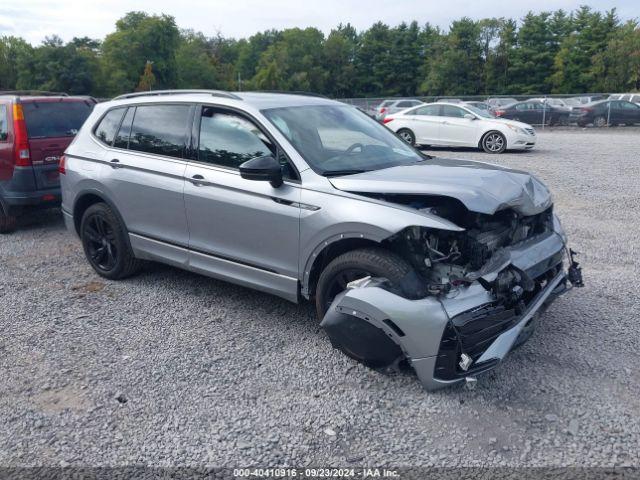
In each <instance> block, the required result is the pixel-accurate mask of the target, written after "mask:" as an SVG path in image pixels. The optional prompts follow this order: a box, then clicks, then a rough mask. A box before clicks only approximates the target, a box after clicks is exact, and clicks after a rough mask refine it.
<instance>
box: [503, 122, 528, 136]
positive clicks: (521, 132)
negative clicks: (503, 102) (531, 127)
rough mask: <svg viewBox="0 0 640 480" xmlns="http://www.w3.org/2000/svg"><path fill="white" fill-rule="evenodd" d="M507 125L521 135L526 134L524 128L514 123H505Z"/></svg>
mask: <svg viewBox="0 0 640 480" xmlns="http://www.w3.org/2000/svg"><path fill="white" fill-rule="evenodd" d="M507 127H508V128H510V129H511V130H513V131H514V132H516V133H519V134H521V135H528V134H527V131H526V130H525V129H524V128H520V127H516V126H515V125H509V124H507Z"/></svg>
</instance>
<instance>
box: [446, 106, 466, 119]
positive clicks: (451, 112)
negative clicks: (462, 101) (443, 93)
mask: <svg viewBox="0 0 640 480" xmlns="http://www.w3.org/2000/svg"><path fill="white" fill-rule="evenodd" d="M465 113H467V112H465V111H464V110H463V109H461V108H460V107H454V106H452V105H443V106H442V116H443V117H455V118H464V114H465Z"/></svg>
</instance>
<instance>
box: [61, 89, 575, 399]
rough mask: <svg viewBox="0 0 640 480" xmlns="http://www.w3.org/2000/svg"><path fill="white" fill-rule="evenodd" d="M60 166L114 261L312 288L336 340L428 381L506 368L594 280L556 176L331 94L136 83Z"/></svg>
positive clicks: (70, 212) (88, 231)
mask: <svg viewBox="0 0 640 480" xmlns="http://www.w3.org/2000/svg"><path fill="white" fill-rule="evenodd" d="M60 171H61V179H62V182H61V183H62V195H63V202H62V203H63V213H64V218H65V222H66V224H67V226H68V228H69V230H71V231H73V232H75V233H77V234H78V235H79V236H80V238H81V240H82V245H83V247H84V251H85V254H86V257H87V260H88V261H89V263H90V264H91V266H92V267H93V268H94V270H95V271H96V272H97V273H98V274H99V275H102V276H103V277H106V278H109V279H121V278H124V277H127V276H130V275H132V274H133V273H135V272H136V271H137V270H138V268H139V266H140V260H154V261H160V262H164V263H167V264H170V265H174V266H177V267H180V268H184V269H187V270H191V271H193V272H198V273H202V274H205V275H210V276H212V277H216V278H220V279H224V280H228V281H231V282H235V283H238V284H241V285H245V286H248V287H251V288H255V289H258V290H262V291H265V292H269V293H272V294H274V295H278V296H281V297H283V298H286V299H287V300H291V301H293V302H297V301H300V300H302V299H308V300H312V299H313V300H314V301H315V306H316V310H317V314H318V317H319V319H320V320H321V325H322V326H323V328H324V329H325V330H326V332H327V334H328V336H329V338H330V339H331V342H332V344H333V345H334V346H335V347H336V348H338V349H340V350H342V351H343V352H344V353H346V354H347V355H349V356H351V357H352V358H355V359H357V360H358V361H360V362H363V363H364V364H366V365H368V366H370V367H372V368H376V369H381V370H387V369H389V368H393V369H395V368H399V367H402V366H403V365H410V366H412V367H413V368H414V369H415V371H416V372H417V374H418V377H419V379H420V380H421V382H422V383H423V385H424V386H425V387H426V388H428V389H435V388H439V387H443V386H446V385H450V384H453V383H457V382H461V381H464V380H465V379H467V378H470V377H474V376H475V375H477V374H479V373H481V372H484V371H486V370H489V369H491V368H492V367H494V366H495V365H496V364H498V363H499V362H500V361H501V360H502V359H503V358H504V357H505V355H506V354H507V353H508V352H509V351H510V350H511V349H512V348H514V347H515V346H517V345H519V344H520V343H522V342H523V341H524V340H526V339H527V338H528V336H529V335H530V333H531V331H532V328H533V326H534V323H533V322H534V319H535V318H536V316H535V314H536V312H538V311H540V310H541V308H542V307H543V306H544V305H546V304H548V303H549V302H550V301H551V300H553V299H554V298H555V297H557V296H558V295H559V294H561V293H564V292H565V291H566V290H567V289H568V288H569V281H570V282H571V283H573V284H574V285H580V284H581V275H580V268H579V267H578V266H577V264H576V263H575V262H573V258H572V254H570V253H569V250H568V248H567V243H566V242H567V240H566V236H565V234H564V232H563V231H562V228H561V226H560V222H559V220H558V218H557V217H556V216H555V214H554V213H553V212H552V200H551V195H550V194H549V191H548V190H547V188H546V187H545V186H544V185H543V184H542V183H541V182H540V181H539V180H537V179H536V178H534V177H533V176H531V175H528V174H527V173H524V172H521V171H516V170H509V169H507V168H502V167H498V166H494V165H487V164H483V163H477V162H471V161H458V160H442V159H436V158H432V157H429V156H427V155H424V154H422V153H420V152H419V151H417V150H415V149H413V148H412V147H411V146H409V145H407V144H406V143H405V142H404V141H403V140H401V139H400V138H399V137H397V136H396V135H394V134H393V133H392V132H391V131H390V130H388V129H387V128H386V127H384V126H383V125H380V124H379V123H377V122H376V121H375V120H372V119H371V118H369V117H368V116H367V115H365V114H363V113H362V112H360V111H358V110H357V109H356V108H353V107H351V106H348V105H344V104H342V103H339V102H335V101H331V100H328V99H325V98H319V97H313V96H301V95H292V94H287V95H285V94H272V93H226V92H216V91H168V92H150V93H141V94H129V95H124V96H121V97H118V98H116V99H114V100H113V101H110V102H106V103H101V104H98V105H97V106H96V107H95V109H94V111H93V113H92V114H91V116H90V117H89V118H88V120H87V122H86V123H85V125H84V126H83V127H82V130H81V131H80V133H79V134H78V135H77V137H76V139H75V140H74V141H73V143H72V144H71V145H70V146H69V148H68V149H67V151H66V153H65V157H64V160H63V162H62V163H61V166H60ZM563 260H567V262H565V263H564V266H563ZM565 267H568V269H567V270H565Z"/></svg>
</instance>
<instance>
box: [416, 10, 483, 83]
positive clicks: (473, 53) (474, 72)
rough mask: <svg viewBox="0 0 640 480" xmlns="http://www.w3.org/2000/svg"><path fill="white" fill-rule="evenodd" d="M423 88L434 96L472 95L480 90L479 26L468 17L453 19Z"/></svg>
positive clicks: (480, 54) (481, 62)
mask: <svg viewBox="0 0 640 480" xmlns="http://www.w3.org/2000/svg"><path fill="white" fill-rule="evenodd" d="M434 60H435V61H434V62H433V63H432V65H431V69H430V71H429V74H428V76H427V79H426V82H425V85H424V86H425V87H426V88H425V90H427V91H429V92H430V93H431V94H435V95H474V94H477V93H480V92H481V91H482V65H483V59H482V45H481V42H480V26H479V24H478V22H475V21H473V20H471V19H470V18H466V17H465V18H463V19H461V20H457V21H454V22H453V23H452V24H451V29H450V30H449V33H448V34H447V36H446V38H445V41H444V48H443V49H442V50H441V52H440V55H439V57H437V58H436V59H434Z"/></svg>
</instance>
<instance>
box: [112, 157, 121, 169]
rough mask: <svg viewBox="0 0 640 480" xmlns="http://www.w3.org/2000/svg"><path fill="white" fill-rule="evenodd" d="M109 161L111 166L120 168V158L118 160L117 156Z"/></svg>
mask: <svg viewBox="0 0 640 480" xmlns="http://www.w3.org/2000/svg"><path fill="white" fill-rule="evenodd" d="M109 163H110V164H111V168H122V165H120V160H118V159H117V158H114V159H113V160H111V161H110V162H109Z"/></svg>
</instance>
